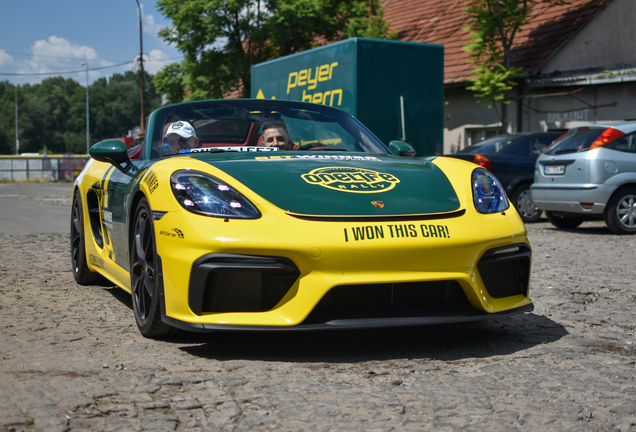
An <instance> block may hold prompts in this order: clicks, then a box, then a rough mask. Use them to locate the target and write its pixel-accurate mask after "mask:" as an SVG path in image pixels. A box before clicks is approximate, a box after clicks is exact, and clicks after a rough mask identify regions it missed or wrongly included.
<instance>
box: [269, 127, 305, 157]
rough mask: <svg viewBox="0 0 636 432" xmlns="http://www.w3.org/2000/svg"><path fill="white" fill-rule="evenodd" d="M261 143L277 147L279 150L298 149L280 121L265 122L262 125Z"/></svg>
mask: <svg viewBox="0 0 636 432" xmlns="http://www.w3.org/2000/svg"><path fill="white" fill-rule="evenodd" d="M263 145H264V146H265V147H278V148H279V150H298V149H299V147H298V146H297V145H296V144H294V143H293V142H292V141H291V139H289V133H288V132H287V128H286V127H285V125H284V124H282V123H265V124H264V125H263Z"/></svg>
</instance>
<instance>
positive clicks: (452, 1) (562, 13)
mask: <svg viewBox="0 0 636 432" xmlns="http://www.w3.org/2000/svg"><path fill="white" fill-rule="evenodd" d="M609 1H611V0H570V1H569V4H567V5H563V6H549V5H547V4H540V3H539V4H536V5H535V6H534V9H533V10H532V13H531V15H530V16H529V18H528V23H527V24H526V25H525V26H523V27H522V28H521V29H520V30H519V31H518V32H517V35H516V36H515V39H514V41H513V48H512V53H511V60H512V64H513V66H519V67H522V68H523V70H524V71H525V72H526V73H527V74H528V75H532V74H533V73H534V72H535V71H536V70H537V69H538V68H539V67H540V66H541V65H542V64H543V63H544V62H545V61H546V60H547V59H548V58H549V57H550V56H551V55H552V54H553V53H555V52H556V50H557V49H558V48H559V47H560V46H561V45H563V44H564V43H565V42H566V41H567V40H568V39H569V38H570V37H572V36H573V35H574V34H575V33H576V32H577V31H578V30H579V29H580V28H581V27H582V26H583V25H584V24H585V23H587V22H588V21H589V19H590V18H592V17H593V16H594V14H595V13H596V12H598V11H599V10H600V8H602V7H603V6H604V5H605V4H606V3H608V2H609ZM470 3H471V0H386V1H385V2H384V3H382V5H383V6H384V10H385V12H384V20H385V21H387V22H389V23H391V30H392V31H397V32H398V39H399V40H402V41H409V42H426V43H433V44H441V45H444V83H445V84H453V83H463V82H466V80H467V78H469V77H470V71H471V70H472V69H473V68H474V66H473V65H471V64H469V63H468V60H469V55H468V53H466V52H464V51H463V50H462V47H463V45H464V44H465V43H466V42H467V36H468V32H466V31H465V30H464V27H466V25H468V23H469V17H468V14H467V13H465V12H462V8H465V7H466V6H468V5H469V4H470Z"/></svg>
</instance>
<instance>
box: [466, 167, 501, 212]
mask: <svg viewBox="0 0 636 432" xmlns="http://www.w3.org/2000/svg"><path fill="white" fill-rule="evenodd" d="M472 189H473V202H474V203H475V208H476V209H477V211H478V212H479V213H484V214H489V213H499V212H502V211H504V210H507V209H508V207H509V206H510V204H509V203H508V197H507V196H506V192H505V191H504V188H503V187H502V186H501V183H499V180H497V178H496V177H495V176H494V175H492V174H491V173H490V172H488V171H486V170H485V169H483V168H478V169H476V170H475V171H473V175H472Z"/></svg>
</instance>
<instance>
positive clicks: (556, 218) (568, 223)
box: [545, 211, 584, 229]
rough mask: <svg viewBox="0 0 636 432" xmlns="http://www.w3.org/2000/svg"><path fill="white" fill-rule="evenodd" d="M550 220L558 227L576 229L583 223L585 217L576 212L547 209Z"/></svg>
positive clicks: (546, 213)
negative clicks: (575, 213)
mask: <svg viewBox="0 0 636 432" xmlns="http://www.w3.org/2000/svg"><path fill="white" fill-rule="evenodd" d="M545 215H546V217H547V218H548V221H550V223H551V224H552V225H554V226H555V227H557V228H562V229H574V228H576V227H578V226H579V225H581V224H582V223H583V220H584V219H583V217H581V216H577V215H574V214H568V213H561V212H553V211H546V212H545Z"/></svg>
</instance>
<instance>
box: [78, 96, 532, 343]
mask: <svg viewBox="0 0 636 432" xmlns="http://www.w3.org/2000/svg"><path fill="white" fill-rule="evenodd" d="M272 123H273V124H275V125H277V126H278V127H280V130H285V134H284V135H286V137H288V139H289V140H290V141H291V142H293V146H291V148H293V149H294V150H282V149H281V148H279V147H271V146H268V145H267V143H266V142H264V140H263V135H264V131H263V128H266V127H268V126H266V125H271V124H272ZM184 125H185V126H184ZM190 126H191V127H190ZM182 127H183V128H189V129H190V131H191V132H190V133H191V135H192V136H195V135H196V143H197V145H196V146H194V147H192V148H185V149H183V150H180V151H179V152H178V153H175V151H174V148H172V149H171V147H170V146H169V145H168V142H167V141H168V140H167V137H169V135H167V134H166V132H167V131H169V130H175V128H176V129H178V128H182ZM182 130H183V129H182ZM281 135H283V134H281ZM183 136H186V135H185V134H184V135H183ZM178 138H180V137H178ZM180 139H181V138H180ZM182 140H184V141H185V138H183V139H182ZM192 141H194V140H192ZM89 153H90V156H91V159H89V161H88V162H87V163H86V165H85V166H84V168H83V170H82V172H81V173H80V175H79V176H78V178H77V179H76V180H75V183H74V187H73V207H72V218H71V219H72V220H71V255H72V265H73V275H74V277H75V280H76V281H77V283H79V284H81V285H90V284H95V283H96V282H97V280H98V278H105V279H107V280H109V281H110V282H112V283H114V284H116V285H118V286H119V287H121V288H122V289H124V290H125V291H128V292H130V293H131V294H132V309H133V312H134V316H135V320H136V323H137V326H138V327H139V330H140V332H141V333H142V334H143V335H144V336H146V337H158V336H162V335H165V334H167V333H168V332H170V330H171V329H173V328H179V329H184V330H189V331H199V332H208V331H215V330H313V329H344V328H346V329H349V328H366V327H387V326H409V325H421V324H435V323H451V322H465V321H474V320H481V319H487V318H496V317H502V316H507V315H512V314H517V313H523V312H529V311H531V310H532V309H533V304H532V301H531V300H530V298H529V295H528V289H529V284H530V270H531V248H530V244H529V243H528V239H527V235H526V229H525V226H524V224H523V222H522V221H521V219H520V217H519V215H518V214H517V212H516V211H515V209H514V207H512V206H511V205H510V201H509V200H508V198H507V197H506V194H505V191H504V190H503V188H502V187H501V185H500V184H499V182H498V181H497V179H496V178H495V177H494V176H493V175H492V174H491V173H490V172H488V171H487V170H485V169H483V168H482V167H480V166H478V165H476V164H474V163H472V162H467V161H463V160H459V159H455V158H446V157H435V156H431V157H412V156H413V153H414V152H413V148H412V147H411V146H410V145H408V144H406V143H403V142H399V141H392V142H391V143H390V144H389V146H388V147H387V146H385V145H384V144H383V143H382V142H380V141H379V140H378V139H377V138H376V137H375V136H374V135H373V134H372V133H371V132H370V131H369V130H368V129H366V128H365V127H364V126H363V125H362V124H360V122H358V121H357V120H356V119H355V118H354V117H352V116H350V115H349V114H347V113H345V112H344V111H341V110H339V109H336V108H332V107H328V106H322V105H314V104H308V103H301V102H291V101H278V100H220V101H201V102H187V103H182V104H175V105H169V106H166V107H162V108H160V109H158V110H156V111H154V112H153V113H152V114H151V115H150V116H149V118H148V121H147V130H146V136H145V141H144V143H143V144H141V145H139V146H137V147H133V148H131V149H127V148H126V146H125V144H124V143H123V142H122V141H120V140H106V141H102V142H99V143H97V144H95V145H93V146H92V147H91V149H90V152H89Z"/></svg>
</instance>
